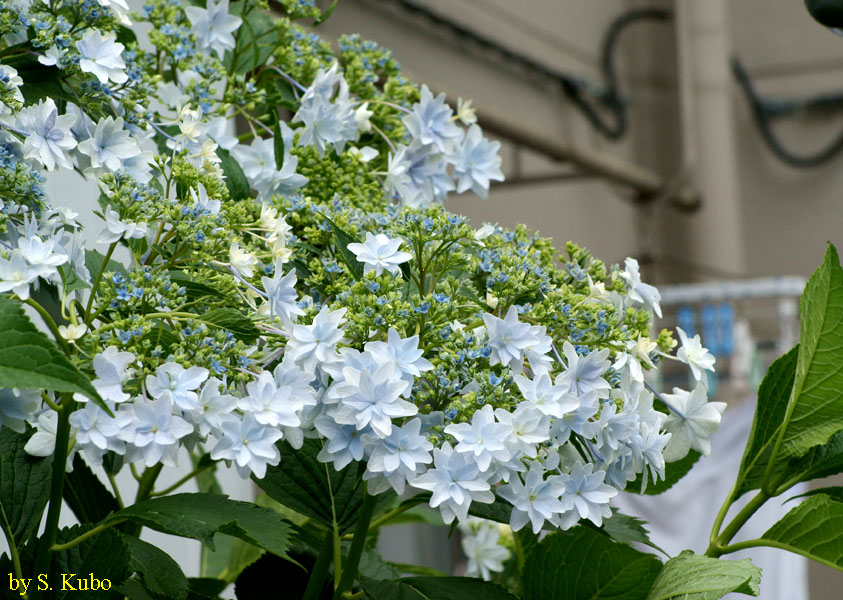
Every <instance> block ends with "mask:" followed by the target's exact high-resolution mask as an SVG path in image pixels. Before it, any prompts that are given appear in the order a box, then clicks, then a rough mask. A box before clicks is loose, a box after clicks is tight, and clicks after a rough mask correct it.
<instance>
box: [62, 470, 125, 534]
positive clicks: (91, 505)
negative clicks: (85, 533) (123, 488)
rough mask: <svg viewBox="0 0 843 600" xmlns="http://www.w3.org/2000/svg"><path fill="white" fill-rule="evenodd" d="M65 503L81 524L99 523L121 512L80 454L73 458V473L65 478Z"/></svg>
mask: <svg viewBox="0 0 843 600" xmlns="http://www.w3.org/2000/svg"><path fill="white" fill-rule="evenodd" d="M64 501H65V502H66V503H67V506H68V507H69V508H70V510H72V511H73V514H74V515H76V518H77V519H79V521H80V522H81V523H99V522H100V521H102V520H103V519H105V518H106V517H107V516H108V515H110V514H111V513H113V512H117V511H118V510H120V506H119V505H118V504H117V500H116V499H115V498H114V496H113V495H112V494H111V492H109V491H108V490H107V489H106V488H105V486H104V485H103V484H102V482H101V481H100V480H99V478H98V477H97V476H96V475H94V473H93V471H91V468H90V467H89V466H88V463H86V462H85V461H84V460H83V459H82V457H81V456H79V455H78V454H77V455H76V456H74V457H73V471H72V472H70V473H67V474H65V476H64Z"/></svg>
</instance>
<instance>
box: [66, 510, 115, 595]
mask: <svg viewBox="0 0 843 600" xmlns="http://www.w3.org/2000/svg"><path fill="white" fill-rule="evenodd" d="M92 527H93V525H90V524H86V525H75V526H73V527H69V528H65V529H61V530H60V531H59V532H58V534H57V535H56V542H57V543H59V544H64V543H67V542H69V541H70V540H72V539H75V538H77V537H79V536H80V535H82V534H83V533H85V532H86V531H89V530H90V529H91V528H92ZM53 557H54V560H53V573H52V576H51V578H50V579H51V585H52V587H53V588H54V589H53V593H54V594H55V595H54V596H53V597H54V598H57V599H61V598H65V597H70V598H76V597H77V594H75V593H73V592H74V590H76V591H79V590H81V587H80V586H79V585H77V584H76V583H73V584H71V586H70V587H64V586H62V582H63V580H62V575H66V576H69V575H70V574H76V575H77V577H78V579H85V578H88V577H95V578H96V579H99V580H100V581H102V580H103V579H108V580H109V581H110V582H111V589H110V590H102V589H100V590H99V591H96V592H94V591H84V592H83V594H82V597H85V598H108V599H114V600H117V599H119V598H122V597H123V596H122V594H120V593H119V592H117V590H116V589H115V588H117V587H119V586H120V585H121V584H122V583H123V582H124V581H125V580H126V578H127V577H129V575H130V574H131V572H132V569H131V567H130V564H129V563H130V561H131V552H130V550H129V545H128V543H127V542H126V538H125V536H123V535H122V534H120V533H118V532H117V531H115V530H113V529H106V530H105V531H102V532H101V533H98V534H97V535H95V536H93V537H90V538H88V539H87V540H85V541H83V542H82V543H80V544H77V545H76V546H73V547H72V548H69V549H68V550H64V551H62V552H56V553H55V554H53ZM73 581H74V582H75V581H77V578H73ZM62 588H64V589H62Z"/></svg>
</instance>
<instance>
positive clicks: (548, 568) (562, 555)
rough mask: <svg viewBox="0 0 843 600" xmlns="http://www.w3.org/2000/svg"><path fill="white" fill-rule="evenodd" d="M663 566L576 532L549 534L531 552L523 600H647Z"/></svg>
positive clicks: (602, 538) (596, 536) (596, 534)
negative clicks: (569, 599)
mask: <svg viewBox="0 0 843 600" xmlns="http://www.w3.org/2000/svg"><path fill="white" fill-rule="evenodd" d="M661 567H662V563H661V561H660V560H659V559H658V558H656V557H655V556H653V555H652V554H645V553H643V552H639V551H638V550H635V549H633V548H631V547H630V546H627V545H625V544H617V543H615V542H613V541H611V540H610V539H608V538H607V537H606V536H605V535H603V534H601V533H599V532H597V531H594V530H592V529H588V528H585V527H576V528H574V529H572V530H570V531H569V532H556V533H552V534H550V535H548V536H547V537H545V538H544V539H543V540H542V541H541V542H539V543H538V544H537V545H536V546H534V547H533V548H532V550H531V551H530V552H529V554H528V555H527V560H526V562H525V564H524V570H523V578H522V581H523V589H524V600H557V599H558V600H562V599H568V598H576V599H577V600H580V599H582V600H585V599H594V600H596V599H598V598H613V599H614V600H636V599H641V600H644V598H646V597H647V592H648V590H649V589H650V586H651V585H652V583H653V581H654V580H655V578H656V575H657V574H658V572H659V570H660V569H661Z"/></svg>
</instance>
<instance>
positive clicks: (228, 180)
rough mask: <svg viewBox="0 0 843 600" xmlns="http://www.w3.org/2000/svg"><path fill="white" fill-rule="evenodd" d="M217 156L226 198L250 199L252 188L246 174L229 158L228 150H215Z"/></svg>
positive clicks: (231, 157) (232, 158)
mask: <svg viewBox="0 0 843 600" xmlns="http://www.w3.org/2000/svg"><path fill="white" fill-rule="evenodd" d="M216 152H217V156H219V157H220V167H221V168H222V172H223V174H224V175H225V186H226V187H227V188H228V196H229V198H231V199H232V200H246V199H248V198H251V197H252V188H251V186H250V185H249V180H248V179H246V174H245V173H243V169H242V168H240V164H239V163H238V162H237V161H236V160H235V159H234V157H233V156H231V153H230V152H229V151H228V150H225V149H223V148H217V150H216Z"/></svg>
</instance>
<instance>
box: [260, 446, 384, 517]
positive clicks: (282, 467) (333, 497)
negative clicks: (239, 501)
mask: <svg viewBox="0 0 843 600" xmlns="http://www.w3.org/2000/svg"><path fill="white" fill-rule="evenodd" d="M277 447H278V450H279V451H280V452H281V462H280V463H279V464H278V466H275V467H272V466H270V467H268V468H267V470H266V476H264V477H263V478H262V479H258V478H257V477H253V478H252V479H253V481H254V482H255V484H256V485H257V486H258V487H259V488H260V489H262V490H263V491H264V492H266V493H267V495H268V496H269V497H270V498H272V499H273V500H275V501H277V502H280V503H281V504H283V505H284V506H287V507H289V508H292V509H293V510H295V511H296V512H298V513H301V514H302V515H305V516H308V517H310V518H312V519H314V520H316V521H317V522H319V523H321V524H323V525H325V526H326V527H329V528H330V527H333V523H334V518H335V517H336V523H337V527H338V528H339V532H340V533H345V532H347V531H351V530H352V529H353V528H354V526H355V525H356V524H357V513H358V511H359V510H360V508H361V506H362V505H363V494H364V491H363V481H362V480H361V476H362V472H361V471H362V470H361V469H360V466H361V465H360V464H359V463H356V462H353V463H351V464H350V465H349V466H347V467H346V468H345V469H343V470H342V471H336V470H335V469H334V467H333V466H332V465H328V464H325V463H323V462H319V460H318V459H317V458H316V457H317V455H318V454H319V451H320V450H321V448H322V442H321V441H320V440H314V439H305V440H304V445H303V446H302V448H301V449H300V450H296V449H294V448H293V447H292V446H290V445H289V444H288V443H287V442H286V441H281V442H279V443H278V444H277ZM389 497H390V495H389V494H383V498H382V500H381V501H382V502H385V501H387V500H388V498H389Z"/></svg>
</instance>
